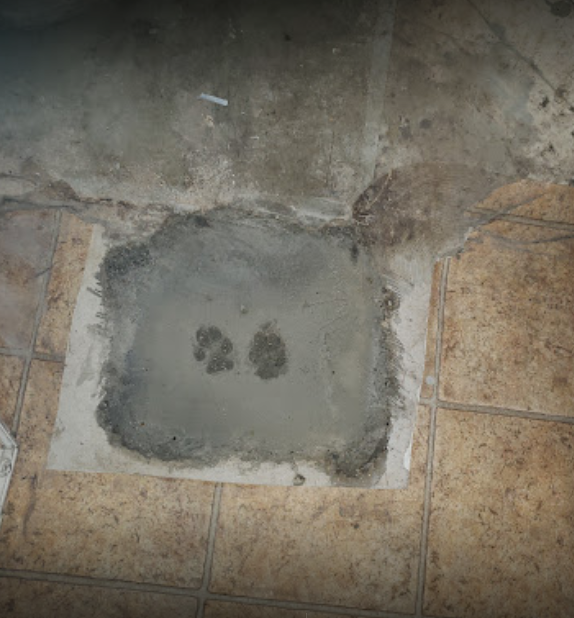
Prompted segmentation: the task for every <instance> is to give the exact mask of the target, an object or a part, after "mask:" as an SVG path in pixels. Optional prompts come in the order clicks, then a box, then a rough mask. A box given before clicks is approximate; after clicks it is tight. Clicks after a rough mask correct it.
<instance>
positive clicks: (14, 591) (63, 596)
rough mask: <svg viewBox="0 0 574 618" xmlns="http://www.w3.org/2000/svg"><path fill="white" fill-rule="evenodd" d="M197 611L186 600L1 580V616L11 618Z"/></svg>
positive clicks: (154, 617)
mask: <svg viewBox="0 0 574 618" xmlns="http://www.w3.org/2000/svg"><path fill="white" fill-rule="evenodd" d="M195 608H196V601H195V599H193V598H190V597H185V596H170V595H166V594H154V593H149V592H136V591H131V590H113V589H109V588H99V587H91V586H72V585H68V584H60V583H54V582H39V581H26V580H23V579H11V578H10V579H8V578H0V616H9V617H10V618H32V617H33V618H63V617H64V616H68V617H69V618H168V617H169V618H193V616H194V615H195Z"/></svg>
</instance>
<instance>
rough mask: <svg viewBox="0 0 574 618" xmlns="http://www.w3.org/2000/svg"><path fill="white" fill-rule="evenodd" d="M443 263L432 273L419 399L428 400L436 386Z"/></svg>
mask: <svg viewBox="0 0 574 618" xmlns="http://www.w3.org/2000/svg"><path fill="white" fill-rule="evenodd" d="M442 269H443V262H437V263H436V264H435V267H434V271H433V279H432V288H431V297H430V301H429V319H428V323H427V343H426V354H425V368H424V373H423V381H422V384H421V397H425V398H427V399H430V398H431V397H432V396H433V395H434V389H435V384H436V376H435V358H436V335H437V329H438V312H439V304H440V283H441V278H442Z"/></svg>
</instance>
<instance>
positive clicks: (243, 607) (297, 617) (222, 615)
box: [0, 601, 352, 618]
mask: <svg viewBox="0 0 574 618" xmlns="http://www.w3.org/2000/svg"><path fill="white" fill-rule="evenodd" d="M0 607H1V606H0ZM204 616H205V618H337V616H341V614H337V615H335V614H326V613H324V612H310V611H307V610H295V609H280V608H278V607H265V606H263V605H247V604H244V603H222V602H220V601H207V603H206V604H205V612H204ZM343 618H344V616H343ZM347 618H352V615H351V614H348V615H347Z"/></svg>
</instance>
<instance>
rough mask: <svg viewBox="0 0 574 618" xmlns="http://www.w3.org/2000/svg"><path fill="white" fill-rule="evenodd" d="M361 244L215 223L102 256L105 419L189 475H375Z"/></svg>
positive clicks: (165, 233) (266, 221)
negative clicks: (225, 467) (277, 465)
mask: <svg viewBox="0 0 574 618" xmlns="http://www.w3.org/2000/svg"><path fill="white" fill-rule="evenodd" d="M356 236H357V235H356V234H355V232H354V231H353V228H352V226H346V227H343V228H336V227H333V228H325V229H323V230H309V229H306V228H303V227H302V226H300V225H298V224H293V223H290V224H289V223H286V222H282V221H280V220H279V219H276V218H275V217H272V216H261V215H259V216H255V215H247V214H246V213H239V214H237V213H233V212H232V211H231V210H223V211H216V212H213V213H210V214H209V215H207V216H181V217H173V218H171V219H169V220H168V222H167V223H166V225H165V226H164V227H163V228H162V229H160V230H159V231H158V232H157V233H156V234H155V235H154V236H152V237H151V239H150V240H149V241H148V242H146V243H144V244H140V245H132V246H128V247H126V246H120V247H116V248H114V249H112V250H111V251H110V252H109V253H108V255H107V257H106V259H105V261H104V265H103V268H102V271H101V282H102V292H103V304H104V308H105V320H106V328H107V330H108V333H109V336H110V340H111V354H110V358H109V362H108V366H107V369H106V376H105V384H106V396H105V398H104V400H103V402H102V404H101V405H100V420H101V422H102V423H103V424H104V426H106V427H107V428H108V429H109V428H110V427H111V433H112V436H115V437H116V438H118V437H119V439H120V440H121V442H122V444H123V445H124V446H127V447H129V448H130V449H133V450H135V451H137V452H139V453H141V454H143V455H145V456H154V457H159V458H161V459H165V460H180V459H191V460H192V461H193V463H194V465H198V464H199V465H212V464H214V463H216V462H219V461H221V460H225V459H226V458H228V457H230V456H239V457H240V458H241V459H243V460H246V461H252V462H253V463H261V462H264V461H273V462H289V461H291V460H294V459H295V458H297V459H301V458H303V459H305V460H309V461H313V462H315V463H317V464H318V465H319V466H320V467H321V469H323V470H324V471H326V472H327V473H329V474H335V475H343V476H344V477H349V478H355V477H359V476H361V475H362V474H364V473H371V472H372V471H373V468H374V467H375V466H376V463H377V462H378V465H379V467H380V459H381V457H382V456H383V452H384V449H385V446H386V437H387V436H386V433H387V425H386V422H387V420H388V414H387V411H388V402H386V401H385V397H386V396H387V395H388V394H389V390H390V389H389V388H387V389H386V390H385V386H384V384H387V385H389V384H391V383H392V380H389V376H388V375H387V372H386V366H387V365H386V363H385V361H386V355H388V353H389V350H387V349H386V348H385V345H383V338H384V335H383V331H382V329H381V325H380V322H381V308H380V307H379V304H378V302H380V301H381V297H382V295H383V292H382V291H381V285H380V282H379V280H378V278H377V276H376V275H375V271H374V269H373V267H372V263H371V257H370V255H369V252H368V250H367V249H366V248H365V247H364V246H362V245H360V243H359V242H358V239H357V238H356Z"/></svg>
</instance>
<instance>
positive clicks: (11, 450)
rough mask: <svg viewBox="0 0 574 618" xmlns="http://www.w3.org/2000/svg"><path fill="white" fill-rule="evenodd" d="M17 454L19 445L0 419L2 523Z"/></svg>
mask: <svg viewBox="0 0 574 618" xmlns="http://www.w3.org/2000/svg"><path fill="white" fill-rule="evenodd" d="M17 454H18V446H17V445H16V442H15V440H14V438H13V437H12V435H11V434H10V432H9V431H8V429H7V428H6V427H5V426H4V425H3V423H2V421H0V525H1V524H2V509H3V508H4V500H6V495H7V493H8V487H9V485H10V479H11V478H12V472H13V470H14V464H15V463H16V455H17Z"/></svg>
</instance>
